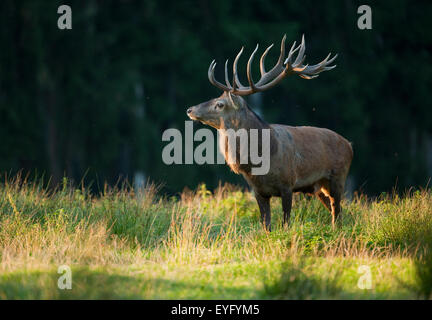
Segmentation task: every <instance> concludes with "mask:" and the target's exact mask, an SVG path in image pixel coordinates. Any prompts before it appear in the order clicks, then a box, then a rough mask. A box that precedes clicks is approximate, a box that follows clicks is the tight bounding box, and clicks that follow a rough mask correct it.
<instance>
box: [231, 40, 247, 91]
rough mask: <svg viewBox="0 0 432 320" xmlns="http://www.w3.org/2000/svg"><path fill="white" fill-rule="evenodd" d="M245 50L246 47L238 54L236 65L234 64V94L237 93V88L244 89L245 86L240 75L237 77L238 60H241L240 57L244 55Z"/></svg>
mask: <svg viewBox="0 0 432 320" xmlns="http://www.w3.org/2000/svg"><path fill="white" fill-rule="evenodd" d="M243 49H244V47H242V48H241V50H240V52H239V53H238V54H237V56H236V58H235V60H234V63H233V84H232V88H233V93H234V92H236V90H237V88H238V89H241V88H244V86H243V85H242V84H241V82H240V80H239V78H238V75H237V63H238V60H239V59H240V56H241V55H242V53H243Z"/></svg>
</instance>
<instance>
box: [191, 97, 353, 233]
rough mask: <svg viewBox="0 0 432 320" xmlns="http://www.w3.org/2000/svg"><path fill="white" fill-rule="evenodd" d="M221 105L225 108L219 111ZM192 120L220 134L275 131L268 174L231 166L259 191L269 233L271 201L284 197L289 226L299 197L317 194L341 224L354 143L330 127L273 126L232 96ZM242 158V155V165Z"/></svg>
mask: <svg viewBox="0 0 432 320" xmlns="http://www.w3.org/2000/svg"><path fill="white" fill-rule="evenodd" d="M220 105H223V107H218V106H220ZM188 115H189V117H190V118H191V119H193V120H199V121H201V122H203V123H205V124H208V125H210V126H212V127H214V128H216V129H218V130H219V132H221V130H220V129H230V128H231V129H234V130H238V129H241V128H244V129H246V130H248V129H270V130H271V131H270V171H269V172H268V174H266V175H252V174H251V165H250V164H240V163H238V162H237V163H234V164H231V165H230V167H231V169H232V170H233V171H234V172H235V173H240V174H242V175H243V177H244V178H245V179H246V181H247V182H248V184H249V185H250V186H251V188H252V189H253V191H254V193H255V197H256V199H257V202H258V206H259V208H260V211H261V220H262V222H263V223H264V224H265V227H266V228H267V229H268V230H270V229H271V218H270V197H272V196H276V197H281V198H282V207H283V211H284V223H287V222H288V220H289V215H290V211H291V203H292V193H293V192H304V193H308V194H315V195H316V196H317V197H318V199H320V201H321V202H322V203H323V204H324V206H325V207H326V208H327V209H328V210H329V211H330V212H331V214H332V224H333V225H335V222H336V220H337V218H338V216H339V213H340V211H341V208H340V201H341V198H342V196H343V193H344V185H345V180H346V177H347V175H348V171H349V168H350V165H351V161H352V158H353V151H352V147H351V144H350V143H349V142H348V141H347V140H346V139H345V138H343V137H342V136H340V135H338V134H337V133H335V132H333V131H331V130H329V129H324V128H316V127H291V126H286V125H279V124H267V123H266V122H264V121H263V120H261V119H260V118H259V117H258V116H257V115H256V114H255V113H254V112H253V111H252V110H251V109H250V108H249V107H248V106H247V105H246V102H245V101H244V100H243V99H242V98H241V97H239V96H235V95H233V94H230V93H228V92H224V93H223V94H222V96H220V97H219V98H216V99H213V100H210V101H208V102H205V103H202V104H200V105H197V106H195V107H192V108H190V109H188ZM222 138H224V139H226V137H222ZM259 141H261V139H259ZM226 145H227V144H225V146H226ZM238 145H239V143H237V146H238ZM258 150H261V146H259V147H258ZM221 151H222V152H223V153H224V155H225V159H228V154H227V149H225V150H221ZM237 153H239V151H238V150H237ZM239 158H240V157H239V156H237V160H238V159H239ZM249 163H250V162H249Z"/></svg>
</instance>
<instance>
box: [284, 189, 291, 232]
mask: <svg viewBox="0 0 432 320" xmlns="http://www.w3.org/2000/svg"><path fill="white" fill-rule="evenodd" d="M281 197H282V210H283V213H284V218H283V224H284V225H287V224H289V219H290V214H291V206H292V191H291V190H290V189H285V190H282V191H281Z"/></svg>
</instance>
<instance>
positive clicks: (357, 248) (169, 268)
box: [0, 179, 432, 299]
mask: <svg viewBox="0 0 432 320" xmlns="http://www.w3.org/2000/svg"><path fill="white" fill-rule="evenodd" d="M272 213H273V214H272V225H273V231H272V232H271V233H267V232H265V231H264V230H263V228H262V227H261V225H260V223H259V211H258V207H257V205H256V203H255V200H254V198H253V195H252V194H250V193H248V192H244V191H242V190H239V189H237V188H235V187H232V186H228V185H226V186H223V187H220V188H219V189H217V190H216V191H215V192H214V193H211V192H210V191H208V190H207V189H206V188H205V186H204V185H202V186H200V187H199V188H198V190H196V191H184V192H183V193H182V194H181V195H180V197H178V198H174V197H173V198H165V197H161V196H159V195H158V193H157V188H156V187H155V185H152V184H150V185H148V186H147V187H146V189H145V190H144V191H142V192H140V193H135V192H134V191H133V190H130V189H128V188H120V189H108V188H106V189H105V192H104V193H103V194H101V195H99V196H92V195H91V194H90V193H89V192H88V191H87V190H85V189H74V188H72V187H70V186H68V184H67V181H65V183H64V186H63V188H61V189H59V190H56V191H47V190H45V189H44V188H43V187H42V186H41V184H38V183H26V182H23V181H20V180H19V179H17V180H16V181H11V182H8V183H3V184H1V185H0V299H419V298H421V299H423V298H427V299H428V298H431V293H432V254H431V249H430V248H431V247H432V246H431V244H432V193H431V191H429V190H422V191H416V192H411V193H409V194H407V195H406V196H404V197H399V196H397V195H392V196H390V195H382V196H381V197H380V198H379V199H376V200H370V199H367V198H366V197H364V196H356V197H354V199H352V201H345V202H344V203H343V220H342V224H341V226H340V227H339V228H338V229H335V230H334V229H332V227H331V219H330V214H329V213H328V212H327V211H326V210H325V209H324V207H323V206H322V205H321V203H320V202H319V201H317V200H316V199H308V198H306V197H304V196H301V195H296V196H295V199H294V204H293V212H292V218H291V224H290V226H289V227H283V226H282V223H281V221H282V220H281V218H282V209H281V204H280V200H279V199H273V200H272ZM60 265H68V266H70V267H71V269H72V289H71V290H60V289H59V288H58V287H57V281H58V279H59V277H60V274H58V273H57V269H58V267H59V266H60ZM360 266H367V267H369V268H370V272H371V273H370V274H371V279H372V288H371V289H360V288H359V287H358V285H357V284H358V281H359V279H360V277H361V276H362V273H359V267H360Z"/></svg>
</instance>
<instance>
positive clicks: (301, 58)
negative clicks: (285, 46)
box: [293, 35, 306, 67]
mask: <svg viewBox="0 0 432 320" xmlns="http://www.w3.org/2000/svg"><path fill="white" fill-rule="evenodd" d="M305 50H306V44H305V39H304V35H303V36H302V42H301V44H300V51H299V53H298V55H297V58H296V59H295V61H294V63H293V66H294V67H297V66H298V65H301V64H302V63H303V61H304V53H305Z"/></svg>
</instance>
